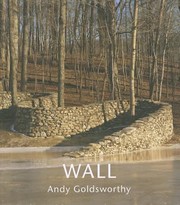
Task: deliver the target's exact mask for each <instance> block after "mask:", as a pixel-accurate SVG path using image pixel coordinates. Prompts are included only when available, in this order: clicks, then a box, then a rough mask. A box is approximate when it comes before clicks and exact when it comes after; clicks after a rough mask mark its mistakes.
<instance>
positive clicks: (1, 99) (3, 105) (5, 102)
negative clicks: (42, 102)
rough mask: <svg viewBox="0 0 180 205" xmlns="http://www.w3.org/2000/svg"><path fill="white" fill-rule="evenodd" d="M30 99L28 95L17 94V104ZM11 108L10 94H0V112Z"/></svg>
mask: <svg viewBox="0 0 180 205" xmlns="http://www.w3.org/2000/svg"><path fill="white" fill-rule="evenodd" d="M29 98H31V95H30V94H29V93H18V97H17V100H18V102H21V101H25V100H27V99H29ZM10 106H11V94H10V93H7V92H1V93H0V110H1V109H7V108H9V107H10Z"/></svg>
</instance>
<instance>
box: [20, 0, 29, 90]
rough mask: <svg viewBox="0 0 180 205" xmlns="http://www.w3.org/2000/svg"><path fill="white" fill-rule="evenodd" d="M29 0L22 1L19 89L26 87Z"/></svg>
mask: <svg viewBox="0 0 180 205" xmlns="http://www.w3.org/2000/svg"><path fill="white" fill-rule="evenodd" d="M28 15H29V0H24V1H23V44H22V67H21V91H26V89H27V63H28V46H29V45H28V42H29V39H28V38H29V19H28Z"/></svg>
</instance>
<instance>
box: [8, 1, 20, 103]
mask: <svg viewBox="0 0 180 205" xmlns="http://www.w3.org/2000/svg"><path fill="white" fill-rule="evenodd" d="M8 12H9V45H10V46H9V48H10V73H11V80H12V82H11V83H12V84H11V87H10V88H11V95H12V105H13V106H15V105H17V69H18V1H17V0H8Z"/></svg>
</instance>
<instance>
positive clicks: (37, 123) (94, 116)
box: [15, 97, 129, 137]
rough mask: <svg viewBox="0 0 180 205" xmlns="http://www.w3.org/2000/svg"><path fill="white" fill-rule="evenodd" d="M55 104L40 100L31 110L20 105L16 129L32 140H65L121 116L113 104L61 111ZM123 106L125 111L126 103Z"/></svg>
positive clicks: (53, 98)
mask: <svg viewBox="0 0 180 205" xmlns="http://www.w3.org/2000/svg"><path fill="white" fill-rule="evenodd" d="M54 100H55V97H52V98H51V100H49V99H47V98H42V99H41V103H39V102H40V101H36V106H33V105H35V103H32V104H33V105H31V107H29V105H28V106H27V102H26V103H21V104H20V105H19V107H18V109H17V113H16V122H15V129H16V130H17V131H18V132H22V133H25V134H27V135H29V136H33V137H53V136H63V137H68V136H71V135H75V134H78V133H81V132H85V131H88V130H90V129H91V128H94V127H96V126H99V125H102V124H103V123H104V122H107V121H109V120H111V119H114V118H116V117H117V116H118V115H119V114H121V113H123V112H124V111H123V109H122V107H121V106H120V105H118V104H117V102H115V101H110V102H105V103H103V104H90V105H84V106H81V107H66V108H64V109H62V108H58V107H56V104H55V103H54ZM30 104H31V103H30ZM123 104H124V109H125V110H126V111H127V110H128V109H129V104H128V102H125V101H124V102H123ZM37 105H38V106H37Z"/></svg>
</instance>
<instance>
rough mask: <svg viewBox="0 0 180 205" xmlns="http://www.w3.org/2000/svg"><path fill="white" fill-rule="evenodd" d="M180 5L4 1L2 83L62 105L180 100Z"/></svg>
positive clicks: (0, 13) (121, 0) (0, 11)
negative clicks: (54, 96) (49, 96)
mask: <svg viewBox="0 0 180 205" xmlns="http://www.w3.org/2000/svg"><path fill="white" fill-rule="evenodd" d="M178 3H179V2H178V0H116V1H114V0H0V80H1V82H2V84H3V88H4V90H5V91H8V92H11V94H12V104H13V105H16V104H17V92H33V93H47V92H57V93H58V105H59V107H64V106H65V105H73V104H86V103H90V102H102V101H104V100H117V101H119V102H120V103H121V101H122V100H123V99H124V98H126V99H129V100H130V105H131V115H135V100H136V98H149V99H151V100H157V101H161V100H168V99H170V100H175V98H176V96H179V95H180V90H178V87H179V85H180V67H179V66H180V27H179V22H180V21H179V20H180V11H179V5H180V4H179V5H178Z"/></svg>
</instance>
